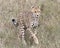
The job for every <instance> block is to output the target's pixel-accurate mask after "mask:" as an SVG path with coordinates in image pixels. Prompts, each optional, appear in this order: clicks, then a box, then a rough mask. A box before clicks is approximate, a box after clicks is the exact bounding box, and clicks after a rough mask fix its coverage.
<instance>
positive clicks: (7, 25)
mask: <svg viewBox="0 0 60 48" xmlns="http://www.w3.org/2000/svg"><path fill="white" fill-rule="evenodd" d="M58 1H59V0H58ZM42 4H44V7H43V11H42V13H41V16H40V21H39V22H40V26H39V27H38V28H37V30H38V35H37V36H38V39H39V45H37V46H35V45H33V47H31V46H26V47H25V46H23V45H22V42H21V39H18V37H17V32H18V31H19V28H16V27H14V26H13V24H12V22H11V19H12V18H17V17H18V15H19V13H20V12H21V11H24V10H29V9H30V7H31V6H32V5H37V6H41V5H42ZM0 48H60V3H59V2H57V0H37V1H35V0H0Z"/></svg>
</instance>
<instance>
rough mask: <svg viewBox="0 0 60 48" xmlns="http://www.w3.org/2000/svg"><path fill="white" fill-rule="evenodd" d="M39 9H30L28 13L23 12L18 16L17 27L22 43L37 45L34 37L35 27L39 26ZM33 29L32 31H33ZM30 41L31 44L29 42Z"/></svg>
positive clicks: (37, 42)
mask: <svg viewBox="0 0 60 48" xmlns="http://www.w3.org/2000/svg"><path fill="white" fill-rule="evenodd" d="M40 13H41V10H40V7H37V6H36V7H32V8H31V10H29V11H23V12H21V13H20V14H19V17H18V20H19V27H20V31H19V32H20V34H21V38H22V40H23V41H22V42H24V43H25V44H27V42H29V44H31V43H32V44H33V42H34V43H35V44H39V41H38V38H37V36H36V34H37V31H36V27H38V25H39V17H40ZM33 29H34V31H33ZM31 40H32V42H31Z"/></svg>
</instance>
